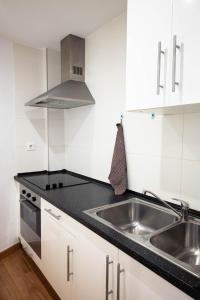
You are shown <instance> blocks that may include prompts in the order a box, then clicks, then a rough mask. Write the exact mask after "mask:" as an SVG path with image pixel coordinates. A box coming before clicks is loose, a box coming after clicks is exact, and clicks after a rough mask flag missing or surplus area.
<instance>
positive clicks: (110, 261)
mask: <svg viewBox="0 0 200 300" xmlns="http://www.w3.org/2000/svg"><path fill="white" fill-rule="evenodd" d="M112 263H113V261H112V260H109V256H108V255H107V256H106V300H108V297H109V295H110V294H113V290H109V265H110V264H112Z"/></svg>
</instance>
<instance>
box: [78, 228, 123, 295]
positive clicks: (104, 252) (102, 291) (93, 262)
mask: <svg viewBox="0 0 200 300" xmlns="http://www.w3.org/2000/svg"><path fill="white" fill-rule="evenodd" d="M77 243H78V245H77V246H76V249H77V253H76V266H77V269H76V296H77V298H76V299H77V300H94V299H95V300H103V299H106V298H105V295H106V257H107V256H109V262H110V261H112V263H110V264H109V267H108V289H109V291H110V290H113V293H112V294H110V295H109V297H108V299H109V300H115V299H116V294H115V283H116V265H117V258H118V249H117V248H115V247H114V246H113V245H111V244H109V243H108V242H106V241H105V240H103V239H102V238H100V237H99V236H97V235H95V234H94V233H92V232H89V231H88V232H87V234H82V233H81V234H80V236H79V237H77Z"/></svg>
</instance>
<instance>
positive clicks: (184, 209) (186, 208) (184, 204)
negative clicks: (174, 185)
mask: <svg viewBox="0 0 200 300" xmlns="http://www.w3.org/2000/svg"><path fill="white" fill-rule="evenodd" d="M143 193H144V195H147V194H150V195H151V196H153V197H155V198H156V199H158V200H159V201H160V202H162V204H164V205H165V206H166V207H167V208H169V209H171V210H172V211H173V212H174V213H175V214H177V215H178V216H179V217H180V218H181V219H182V220H184V221H187V220H188V213H189V205H188V203H187V202H185V201H183V200H181V199H177V198H172V200H175V201H178V202H180V203H181V212H179V211H178V210H176V209H175V208H173V207H172V206H171V205H170V204H168V203H167V202H166V201H165V200H163V199H161V198H160V197H159V196H157V195H156V194H155V193H153V192H151V191H148V190H144V191H143Z"/></svg>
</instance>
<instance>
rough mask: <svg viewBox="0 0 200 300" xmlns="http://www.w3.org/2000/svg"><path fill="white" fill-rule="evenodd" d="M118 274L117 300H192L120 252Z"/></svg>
mask: <svg viewBox="0 0 200 300" xmlns="http://www.w3.org/2000/svg"><path fill="white" fill-rule="evenodd" d="M119 271H121V272H119ZM118 274H119V276H118V284H117V286H118V298H117V300H146V299H148V300H172V299H177V300H190V299H192V298H190V297H189V296H188V295H186V294H185V293H183V292H182V291H181V290H179V289H178V288H176V287H175V286H173V285H172V284H170V283H169V282H168V281H166V280H164V279H163V278H161V277H160V276H158V275H157V274H155V273H154V272H152V271H151V270H149V269H148V268H146V267H145V266H143V265H142V264H140V263H139V262H137V261H136V260H134V259H133V258H132V257H130V256H128V255H127V254H125V253H124V252H122V251H119V264H118Z"/></svg>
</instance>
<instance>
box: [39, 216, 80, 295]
mask: <svg viewBox="0 0 200 300" xmlns="http://www.w3.org/2000/svg"><path fill="white" fill-rule="evenodd" d="M41 234H42V264H43V272H44V275H45V276H46V278H47V280H48V281H49V283H50V284H51V285H52V287H53V288H54V289H55V291H56V292H57V294H58V295H59V296H60V298H61V299H66V300H73V299H74V298H73V281H74V278H73V277H74V275H73V274H72V273H73V270H74V266H73V261H74V238H73V236H71V235H70V234H68V233H67V232H66V231H65V230H64V229H63V228H62V226H60V224H59V223H58V221H57V220H55V219H54V217H51V216H50V215H49V213H48V212H46V211H42V232H41ZM72 250H73V252H72Z"/></svg>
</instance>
